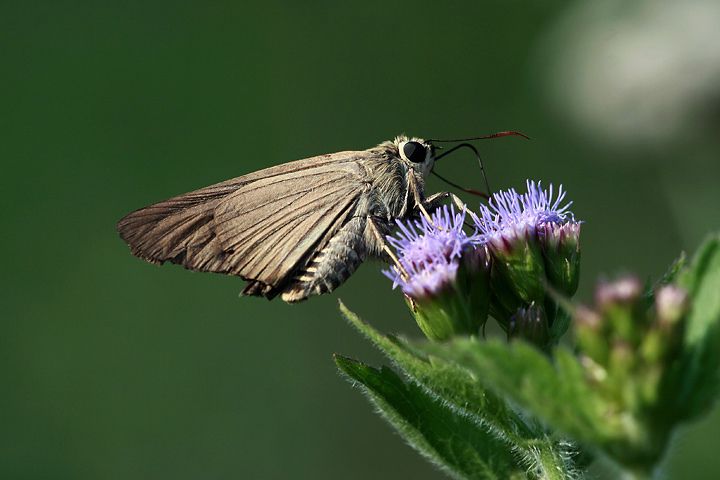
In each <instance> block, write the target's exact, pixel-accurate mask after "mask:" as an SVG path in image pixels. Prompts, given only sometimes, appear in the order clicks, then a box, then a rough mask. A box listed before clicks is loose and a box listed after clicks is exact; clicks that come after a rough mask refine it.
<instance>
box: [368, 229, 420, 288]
mask: <svg viewBox="0 0 720 480" xmlns="http://www.w3.org/2000/svg"><path fill="white" fill-rule="evenodd" d="M367 226H368V230H370V233H371V234H372V236H373V237H374V239H375V242H376V244H377V246H378V247H379V249H380V250H382V251H383V252H385V253H386V254H387V256H388V257H390V259H391V260H392V262H393V263H394V264H395V268H397V269H398V271H399V272H400V275H402V276H403V277H404V278H410V275H408V273H407V270H405V267H403V266H402V264H401V263H400V260H399V259H398V258H397V255H395V252H393V251H392V248H390V245H388V244H387V242H386V241H385V237H383V234H382V232H381V231H380V227H379V226H378V224H377V221H376V220H375V218H373V217H372V216H371V215H368V217H367Z"/></svg>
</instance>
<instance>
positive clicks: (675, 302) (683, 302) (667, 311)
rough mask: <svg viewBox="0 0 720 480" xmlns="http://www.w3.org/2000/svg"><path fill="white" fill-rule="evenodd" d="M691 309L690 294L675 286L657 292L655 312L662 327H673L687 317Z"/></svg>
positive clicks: (666, 286)
mask: <svg viewBox="0 0 720 480" xmlns="http://www.w3.org/2000/svg"><path fill="white" fill-rule="evenodd" d="M688 309H689V299H688V294H687V292H686V291H685V290H683V289H682V288H679V287H676V286H675V285H665V286H662V287H660V288H659V289H658V291H657V292H655V311H656V312H657V316H658V321H659V322H660V323H661V324H662V325H673V324H675V323H677V322H678V321H680V319H681V318H683V317H684V316H685V314H686V313H687V312H688Z"/></svg>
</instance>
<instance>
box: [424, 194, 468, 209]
mask: <svg viewBox="0 0 720 480" xmlns="http://www.w3.org/2000/svg"><path fill="white" fill-rule="evenodd" d="M448 198H449V199H450V200H451V201H452V202H453V204H455V206H456V207H457V208H459V209H460V211H464V210H467V205H465V202H463V201H462V199H461V198H460V197H458V196H457V195H455V194H454V193H451V192H440V193H434V194H432V195H430V196H429V197H427V198H426V199H425V205H427V206H428V208H431V209H432V208H436V207H437V206H440V202H441V201H442V200H446V199H448Z"/></svg>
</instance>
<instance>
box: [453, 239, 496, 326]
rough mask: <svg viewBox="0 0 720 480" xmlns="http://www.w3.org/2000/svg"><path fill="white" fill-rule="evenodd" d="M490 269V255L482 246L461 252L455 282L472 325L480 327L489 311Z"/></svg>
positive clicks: (468, 248)
mask: <svg viewBox="0 0 720 480" xmlns="http://www.w3.org/2000/svg"><path fill="white" fill-rule="evenodd" d="M490 267H491V259H490V254H489V253H488V251H487V248H486V247H485V246H484V245H479V246H471V247H467V248H465V250H463V253H462V256H461V257H460V268H459V270H458V275H457V282H458V286H459V288H460V292H461V293H462V295H463V296H464V298H466V300H467V302H468V306H469V310H470V315H472V317H473V318H474V319H475V320H474V322H473V324H475V323H479V324H480V325H481V326H482V325H484V324H485V322H486V321H487V317H488V312H489V310H490Z"/></svg>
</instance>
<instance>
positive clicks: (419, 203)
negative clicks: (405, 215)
mask: <svg viewBox="0 0 720 480" xmlns="http://www.w3.org/2000/svg"><path fill="white" fill-rule="evenodd" d="M408 189H409V190H410V193H412V196H413V201H414V202H415V208H417V209H418V210H420V213H421V214H422V216H423V217H425V219H426V220H427V221H428V222H430V224H431V225H432V223H433V221H432V217H431V216H430V214H429V213H428V211H427V210H426V209H425V205H426V204H427V200H425V199H423V198H422V197H423V196H422V193H421V192H420V188H419V187H418V185H417V181H416V180H415V177H414V176H413V175H408Z"/></svg>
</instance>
